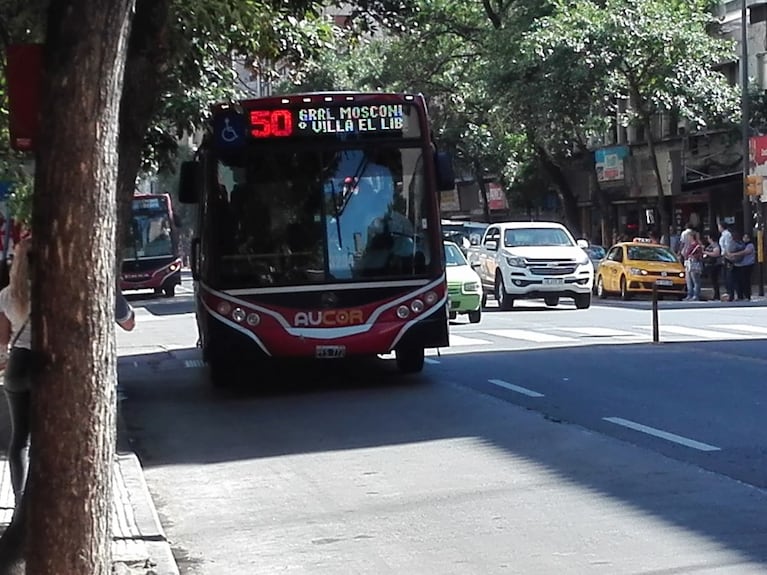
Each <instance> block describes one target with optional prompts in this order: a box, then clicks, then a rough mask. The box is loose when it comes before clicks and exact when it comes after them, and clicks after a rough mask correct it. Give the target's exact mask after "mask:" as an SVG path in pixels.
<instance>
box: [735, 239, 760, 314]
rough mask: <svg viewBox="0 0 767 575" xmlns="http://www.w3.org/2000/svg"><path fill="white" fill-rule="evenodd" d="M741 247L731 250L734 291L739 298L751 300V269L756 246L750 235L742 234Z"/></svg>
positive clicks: (754, 258)
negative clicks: (737, 249)
mask: <svg viewBox="0 0 767 575" xmlns="http://www.w3.org/2000/svg"><path fill="white" fill-rule="evenodd" d="M742 244H743V249H742V250H739V251H737V252H733V254H732V255H733V257H734V258H737V259H736V260H735V261H733V266H734V270H735V291H736V292H737V296H738V299H739V300H744V301H751V270H752V269H753V268H754V264H755V263H756V248H754V242H752V241H751V236H750V235H748V234H743V239H742Z"/></svg>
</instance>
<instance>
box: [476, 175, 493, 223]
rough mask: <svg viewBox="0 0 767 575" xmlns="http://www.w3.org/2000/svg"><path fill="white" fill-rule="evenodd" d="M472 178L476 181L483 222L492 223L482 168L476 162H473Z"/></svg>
mask: <svg viewBox="0 0 767 575" xmlns="http://www.w3.org/2000/svg"><path fill="white" fill-rule="evenodd" d="M474 177H475V178H476V180H477V185H478V186H479V193H480V196H481V197H482V210H483V211H484V213H485V222H487V223H488V224H490V223H492V221H493V219H492V216H491V215H490V202H488V201H487V185H485V178H484V174H483V173H482V166H481V165H480V164H479V161H478V160H474Z"/></svg>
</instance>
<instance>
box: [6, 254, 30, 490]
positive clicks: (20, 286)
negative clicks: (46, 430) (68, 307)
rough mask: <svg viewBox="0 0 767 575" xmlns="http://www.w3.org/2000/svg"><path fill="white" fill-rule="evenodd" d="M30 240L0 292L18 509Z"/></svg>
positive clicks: (26, 409) (25, 420)
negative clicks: (7, 351)
mask: <svg viewBox="0 0 767 575" xmlns="http://www.w3.org/2000/svg"><path fill="white" fill-rule="evenodd" d="M31 241H32V240H31V239H24V240H21V241H20V242H19V243H18V244H17V245H16V249H15V250H14V258H13V265H12V266H11V273H10V283H9V284H8V286H7V287H5V288H3V290H2V291H0V346H2V348H3V349H7V348H10V351H9V355H8V361H7V364H6V366H5V378H4V379H5V381H4V384H3V391H4V392H5V397H6V399H7V401H8V408H9V411H10V417H11V441H10V444H9V446H8V466H9V467H10V471H11V487H12V488H13V495H14V497H15V498H16V504H17V505H18V503H19V501H20V500H21V494H22V492H23V491H24V482H25V480H26V475H27V453H26V450H27V447H28V443H29V420H30V415H31V413H30V379H31V377H30V374H31V372H32V367H33V359H32V352H31V347H32V337H31V334H30V331H31V330H30V326H29V294H30V285H29V248H30V244H31Z"/></svg>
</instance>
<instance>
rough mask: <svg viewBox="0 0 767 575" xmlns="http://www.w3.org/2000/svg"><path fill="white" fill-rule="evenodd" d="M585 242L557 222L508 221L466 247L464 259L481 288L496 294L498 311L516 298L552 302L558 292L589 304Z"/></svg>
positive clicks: (590, 281)
mask: <svg viewBox="0 0 767 575" xmlns="http://www.w3.org/2000/svg"><path fill="white" fill-rule="evenodd" d="M587 246H588V243H587V242H586V241H585V240H578V242H576V241H575V239H574V238H573V236H572V234H570V232H569V231H568V230H567V228H566V227H564V226H563V225H561V224H558V223H554V222H506V223H497V224H492V225H491V226H490V227H488V228H487V230H485V233H484V235H483V236H482V239H481V240H480V242H479V244H478V245H474V246H471V247H470V248H469V250H468V259H469V263H470V264H471V266H472V267H473V268H474V269H475V270H476V271H477V273H478V274H479V277H480V278H481V280H482V285H483V287H484V288H485V289H484V290H483V291H484V293H485V294H487V293H492V294H494V296H495V299H496V300H497V301H498V305H499V306H500V308H501V309H502V310H508V309H511V308H512V307H513V306H514V300H517V299H534V298H543V300H544V301H545V302H546V305H547V306H555V305H557V304H558V303H559V298H561V297H566V298H573V300H575V307H577V308H578V309H587V308H588V307H589V306H590V305H591V290H592V287H593V284H594V265H593V264H592V263H591V260H590V259H589V256H588V255H587V254H586V252H585V251H583V248H584V247H587ZM486 298H487V296H486V295H485V296H483V305H484V304H485V303H486Z"/></svg>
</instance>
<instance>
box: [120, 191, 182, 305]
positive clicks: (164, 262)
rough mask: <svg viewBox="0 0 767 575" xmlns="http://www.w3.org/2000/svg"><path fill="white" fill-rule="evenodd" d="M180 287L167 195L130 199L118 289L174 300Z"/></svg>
mask: <svg viewBox="0 0 767 575" xmlns="http://www.w3.org/2000/svg"><path fill="white" fill-rule="evenodd" d="M180 284H181V255H180V251H179V238H178V228H177V227H176V220H175V217H174V214H173V205H172V202H171V199H170V196H169V195H168V194H137V195H135V196H134V197H133V204H132V206H131V219H130V224H129V226H128V228H127V230H126V237H125V242H124V244H123V260H122V274H121V276H120V288H121V289H122V290H123V291H130V290H146V289H151V290H154V292H155V293H156V294H164V295H165V296H166V297H173V296H174V295H175V294H176V286H177V285H180Z"/></svg>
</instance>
